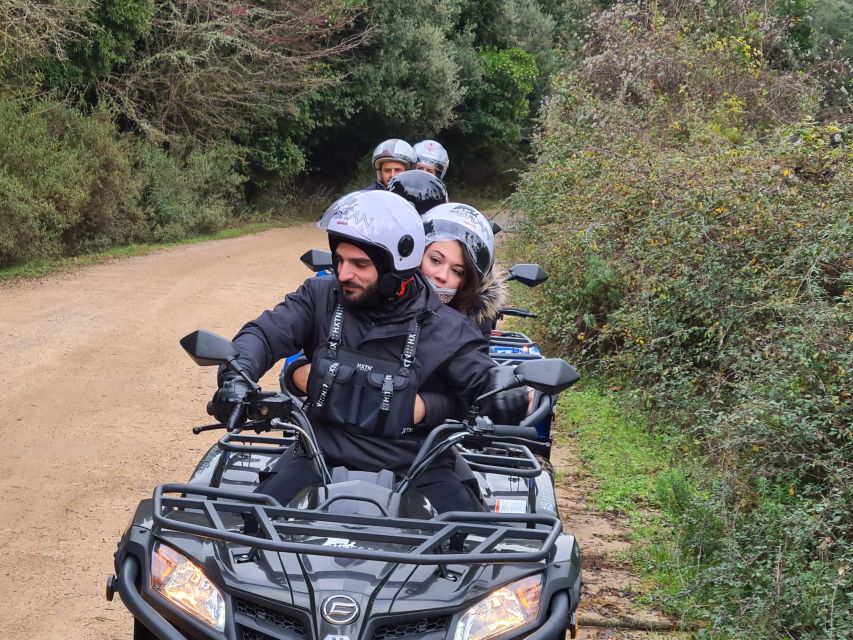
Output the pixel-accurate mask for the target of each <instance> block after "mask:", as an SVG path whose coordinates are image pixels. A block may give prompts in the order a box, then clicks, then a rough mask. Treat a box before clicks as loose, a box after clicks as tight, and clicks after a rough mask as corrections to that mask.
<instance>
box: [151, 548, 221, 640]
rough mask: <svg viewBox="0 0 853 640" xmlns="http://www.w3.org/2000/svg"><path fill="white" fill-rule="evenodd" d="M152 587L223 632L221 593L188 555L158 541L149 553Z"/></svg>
mask: <svg viewBox="0 0 853 640" xmlns="http://www.w3.org/2000/svg"><path fill="white" fill-rule="evenodd" d="M151 587H152V588H153V589H154V590H155V591H156V592H157V593H159V594H160V595H162V596H163V597H165V598H166V599H167V600H169V601H171V602H173V603H174V604H176V605H178V606H179V607H181V609H183V610H184V611H186V612H187V613H189V614H191V615H193V616H195V617H196V618H198V619H199V620H202V621H203V622H206V623H207V624H209V625H210V626H211V627H214V628H216V629H218V630H219V631H224V629H225V598H223V597H222V592H221V591H219V589H217V588H216V587H215V586H214V585H213V583H212V582H211V581H210V580H208V579H207V577H206V576H205V575H204V573H202V571H201V569H199V568H198V566H196V564H195V563H193V562H191V561H190V559H189V558H187V557H186V556H185V555H183V554H181V553H178V552H177V551H175V550H174V549H172V547H169V546H166V545H165V544H162V543H160V542H158V543H157V544H155V545H154V551H153V552H152V553H151Z"/></svg>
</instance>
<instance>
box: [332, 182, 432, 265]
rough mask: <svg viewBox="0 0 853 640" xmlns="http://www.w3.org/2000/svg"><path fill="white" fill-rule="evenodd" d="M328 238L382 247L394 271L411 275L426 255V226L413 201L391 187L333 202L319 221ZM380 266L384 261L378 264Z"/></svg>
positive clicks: (361, 192) (355, 194) (360, 192)
mask: <svg viewBox="0 0 853 640" xmlns="http://www.w3.org/2000/svg"><path fill="white" fill-rule="evenodd" d="M317 226H318V227H320V228H321V229H322V230H323V231H325V232H326V233H328V234H329V238H330V239H332V238H337V239H339V240H343V241H344V242H346V241H351V242H352V243H353V244H355V245H357V246H359V245H368V246H371V247H376V248H378V249H380V250H382V251H383V252H384V253H385V254H387V256H388V257H389V258H390V261H389V266H390V270H391V272H392V273H393V274H394V275H396V276H399V277H409V276H411V275H412V273H414V271H415V270H416V269H417V268H418V267H419V266H420V264H421V258H423V255H424V226H423V222H422V221H421V217H420V215H419V214H418V212H417V210H416V209H415V207H414V206H413V205H412V203H410V202H408V201H407V200H404V199H403V198H401V197H400V196H398V195H396V194H394V193H390V192H389V191H356V192H355V193H350V194H348V195H345V196H344V197H343V198H340V199H339V200H336V201H335V202H334V203H332V206H330V207H329V208H328V209H327V210H326V213H324V214H323V217H322V218H320V221H319V222H318V223H317ZM376 266H377V268H379V267H380V266H381V265H376Z"/></svg>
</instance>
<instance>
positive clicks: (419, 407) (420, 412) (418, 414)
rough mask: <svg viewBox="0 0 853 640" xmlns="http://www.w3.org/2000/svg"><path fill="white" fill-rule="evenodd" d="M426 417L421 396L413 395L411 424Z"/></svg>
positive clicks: (417, 422) (418, 422)
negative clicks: (412, 418) (413, 412)
mask: <svg viewBox="0 0 853 640" xmlns="http://www.w3.org/2000/svg"><path fill="white" fill-rule="evenodd" d="M424 418H426V405H425V404H424V400H423V398H421V395H420V394H418V395H416V396H415V417H414V419H415V421H414V422H413V423H412V424H420V423H421V422H423V420H424Z"/></svg>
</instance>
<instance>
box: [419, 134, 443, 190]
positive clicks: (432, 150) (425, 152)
mask: <svg viewBox="0 0 853 640" xmlns="http://www.w3.org/2000/svg"><path fill="white" fill-rule="evenodd" d="M414 150H415V159H416V160H415V161H416V163H417V164H426V165H429V166H431V167H434V168H435V173H436V175H437V176H438V177H439V178H441V179H442V180H444V174H445V173H447V167H449V166H450V156H448V155H447V150H446V149H445V148H444V147H443V146H441V143H440V142H436V141H435V140H421V141H420V142H419V143H417V144H416V145H415V146H414Z"/></svg>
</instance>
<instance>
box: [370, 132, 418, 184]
mask: <svg viewBox="0 0 853 640" xmlns="http://www.w3.org/2000/svg"><path fill="white" fill-rule="evenodd" d="M373 168H374V169H375V170H376V181H377V182H379V183H380V184H381V185H382V186H383V187H387V186H388V182H389V181H390V180H391V178H393V177H394V176H396V175H397V174H398V173H402V172H403V171H408V170H409V169H414V168H415V150H414V149H412V145H410V144H409V143H408V142H406V141H405V140H400V139H399V138H389V139H388V140H385V141H383V142H380V143H379V144H378V145H376V148H375V149H374V150H373Z"/></svg>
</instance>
